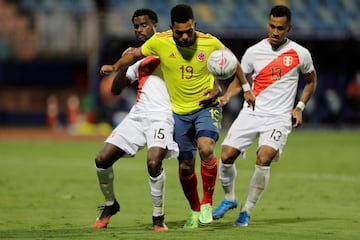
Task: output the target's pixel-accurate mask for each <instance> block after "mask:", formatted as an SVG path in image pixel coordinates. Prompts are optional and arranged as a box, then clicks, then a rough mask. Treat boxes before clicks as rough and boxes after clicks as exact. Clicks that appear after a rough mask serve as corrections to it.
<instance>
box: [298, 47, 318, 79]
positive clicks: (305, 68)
mask: <svg viewBox="0 0 360 240" xmlns="http://www.w3.org/2000/svg"><path fill="white" fill-rule="evenodd" d="M301 54H302V56H301V59H302V64H301V67H300V71H301V73H302V74H306V73H310V72H312V71H314V69H315V68H314V64H313V60H312V57H311V54H310V52H309V51H308V50H307V49H304V50H303V52H302V53H301Z"/></svg>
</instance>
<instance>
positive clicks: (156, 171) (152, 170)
mask: <svg viewBox="0 0 360 240" xmlns="http://www.w3.org/2000/svg"><path fill="white" fill-rule="evenodd" d="M147 168H148V173H149V175H150V176H151V177H157V176H159V175H160V173H161V161H157V160H155V159H148V163H147Z"/></svg>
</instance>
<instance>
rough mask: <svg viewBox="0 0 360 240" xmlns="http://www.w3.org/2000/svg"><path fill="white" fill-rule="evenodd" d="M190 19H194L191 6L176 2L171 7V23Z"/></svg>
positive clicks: (184, 21)
mask: <svg viewBox="0 0 360 240" xmlns="http://www.w3.org/2000/svg"><path fill="white" fill-rule="evenodd" d="M190 19H194V14H193V10H192V8H191V6H189V5H186V4H178V5H176V6H175V7H173V8H172V9H171V24H174V22H177V23H186V22H187V21H189V20H190Z"/></svg>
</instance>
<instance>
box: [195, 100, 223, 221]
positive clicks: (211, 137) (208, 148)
mask: <svg viewBox="0 0 360 240" xmlns="http://www.w3.org/2000/svg"><path fill="white" fill-rule="evenodd" d="M221 118H222V111H221V107H220V106H212V107H208V108H205V109H203V110H201V111H199V112H197V113H196V121H195V128H196V136H195V137H196V140H197V147H198V149H199V155H200V159H201V165H200V173H201V178H202V187H203V197H202V200H201V208H200V218H199V221H200V223H202V224H211V223H212V221H213V217H212V205H213V195H214V190H215V184H216V177H217V172H218V158H217V157H216V155H215V144H216V141H217V140H218V138H219V132H220V124H221V123H220V122H221Z"/></svg>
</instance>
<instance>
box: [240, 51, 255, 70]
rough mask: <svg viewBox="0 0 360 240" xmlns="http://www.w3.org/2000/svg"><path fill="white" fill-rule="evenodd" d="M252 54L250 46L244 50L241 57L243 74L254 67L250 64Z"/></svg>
mask: <svg viewBox="0 0 360 240" xmlns="http://www.w3.org/2000/svg"><path fill="white" fill-rule="evenodd" d="M252 55H253V54H252V53H251V48H249V49H247V50H246V51H245V53H244V55H243V56H242V58H241V67H242V70H243V72H244V74H245V75H246V74H249V73H252V72H253V71H254V67H253V65H252V62H253V61H252Z"/></svg>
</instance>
